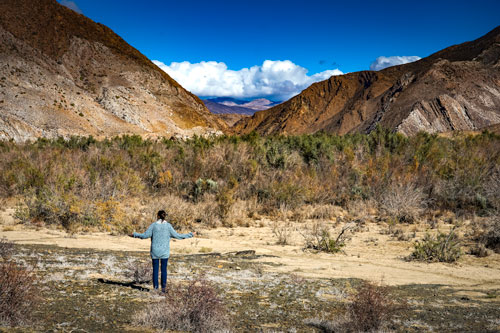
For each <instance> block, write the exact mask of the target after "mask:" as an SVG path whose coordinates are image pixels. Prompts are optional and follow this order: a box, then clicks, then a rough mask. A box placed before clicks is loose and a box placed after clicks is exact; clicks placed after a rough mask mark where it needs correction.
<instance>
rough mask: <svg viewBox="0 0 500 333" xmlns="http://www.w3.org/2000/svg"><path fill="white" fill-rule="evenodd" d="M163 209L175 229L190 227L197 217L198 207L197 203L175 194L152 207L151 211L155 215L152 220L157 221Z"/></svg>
mask: <svg viewBox="0 0 500 333" xmlns="http://www.w3.org/2000/svg"><path fill="white" fill-rule="evenodd" d="M161 209H165V210H166V211H167V220H168V221H169V222H170V223H171V224H172V225H173V226H174V228H181V227H186V226H190V225H191V224H192V223H193V222H194V221H195V219H196V215H197V205H196V204H195V203H193V202H190V201H186V200H184V199H182V198H181V197H178V196H176V195H173V194H168V195H166V196H164V197H161V198H160V199H157V200H155V201H154V202H153V203H152V204H151V205H150V211H151V212H152V214H154V216H152V218H154V219H156V213H157V212H158V211H159V210H161Z"/></svg>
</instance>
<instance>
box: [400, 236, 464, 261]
mask: <svg viewBox="0 0 500 333" xmlns="http://www.w3.org/2000/svg"><path fill="white" fill-rule="evenodd" d="M461 254H462V251H461V249H460V241H459V239H458V236H457V234H456V233H455V228H453V229H451V230H450V232H449V233H448V234H445V233H442V232H439V233H438V234H437V235H436V236H431V235H430V234H425V236H424V238H423V239H422V240H421V241H417V242H416V243H415V248H414V250H413V252H412V253H411V254H410V256H409V258H408V259H409V260H421V261H428V262H433V261H439V262H455V261H457V260H458V258H460V256H461Z"/></svg>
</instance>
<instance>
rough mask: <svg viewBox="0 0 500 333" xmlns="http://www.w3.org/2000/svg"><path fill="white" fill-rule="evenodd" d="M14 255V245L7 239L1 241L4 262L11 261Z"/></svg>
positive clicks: (0, 252) (0, 248) (0, 249)
mask: <svg viewBox="0 0 500 333" xmlns="http://www.w3.org/2000/svg"><path fill="white" fill-rule="evenodd" d="M12 253H14V244H13V243H11V242H9V241H8V240H7V239H6V238H2V239H0V258H2V259H3V260H7V259H10V257H11V256H12Z"/></svg>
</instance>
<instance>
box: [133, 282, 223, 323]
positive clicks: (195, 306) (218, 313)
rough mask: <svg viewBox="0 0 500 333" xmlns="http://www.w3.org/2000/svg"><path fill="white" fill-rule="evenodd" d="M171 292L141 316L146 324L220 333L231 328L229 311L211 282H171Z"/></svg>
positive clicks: (139, 320) (150, 306) (140, 318)
mask: <svg viewBox="0 0 500 333" xmlns="http://www.w3.org/2000/svg"><path fill="white" fill-rule="evenodd" d="M169 290H172V292H169V293H168V295H167V296H166V297H165V298H164V299H163V300H162V301H161V302H160V303H154V304H151V305H149V306H148V308H147V309H146V310H144V311H143V312H141V313H140V314H139V315H138V316H137V320H138V322H139V323H140V324H141V325H143V326H148V327H153V328H156V329H159V330H174V331H187V332H217V331H224V330H226V329H227V328H228V316H227V310H226V308H225V306H224V304H223V302H222V300H221V298H220V297H219V293H218V292H217V290H216V289H215V288H214V286H213V285H211V284H210V283H209V282H208V281H206V280H203V279H197V280H194V281H191V282H190V283H189V284H187V285H182V284H176V285H173V284H170V287H169Z"/></svg>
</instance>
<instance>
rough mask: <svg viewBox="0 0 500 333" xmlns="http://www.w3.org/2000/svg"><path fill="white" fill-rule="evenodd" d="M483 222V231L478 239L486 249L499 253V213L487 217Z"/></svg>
mask: <svg viewBox="0 0 500 333" xmlns="http://www.w3.org/2000/svg"><path fill="white" fill-rule="evenodd" d="M483 224H484V226H483V232H482V234H481V235H480V236H479V237H478V240H479V241H480V242H481V243H482V244H484V246H485V247H487V248H488V249H491V250H493V251H495V252H497V253H500V215H495V216H492V217H489V218H487V219H486V220H485V221H484V222H483Z"/></svg>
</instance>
